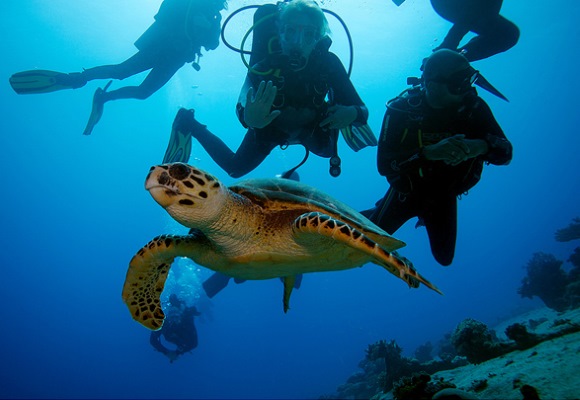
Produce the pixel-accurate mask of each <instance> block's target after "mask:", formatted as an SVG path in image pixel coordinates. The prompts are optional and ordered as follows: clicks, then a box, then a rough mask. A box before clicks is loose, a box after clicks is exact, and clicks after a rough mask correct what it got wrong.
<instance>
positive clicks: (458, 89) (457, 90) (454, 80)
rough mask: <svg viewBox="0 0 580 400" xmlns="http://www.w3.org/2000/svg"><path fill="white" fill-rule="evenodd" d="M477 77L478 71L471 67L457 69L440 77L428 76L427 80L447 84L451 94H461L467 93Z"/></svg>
mask: <svg viewBox="0 0 580 400" xmlns="http://www.w3.org/2000/svg"><path fill="white" fill-rule="evenodd" d="M477 78H479V71H477V70H476V69H475V68H473V67H469V68H466V69H463V70H461V71H457V72H454V73H452V74H451V75H449V76H448V77H442V78H429V79H427V81H429V82H436V83H441V84H444V85H446V86H447V90H448V91H449V93H451V94H453V95H461V94H464V93H467V92H469V91H470V90H471V88H472V87H473V86H472V85H473V84H474V83H475V81H477Z"/></svg>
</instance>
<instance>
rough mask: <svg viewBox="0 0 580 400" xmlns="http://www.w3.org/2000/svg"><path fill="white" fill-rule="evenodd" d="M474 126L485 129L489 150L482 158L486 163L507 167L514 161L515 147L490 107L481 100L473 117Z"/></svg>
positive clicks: (484, 135) (483, 133) (484, 137)
mask: <svg viewBox="0 0 580 400" xmlns="http://www.w3.org/2000/svg"><path fill="white" fill-rule="evenodd" d="M472 122H473V124H474V126H477V127H479V129H483V132H482V136H483V139H484V140H485V141H486V142H487V145H488V147H489V150H488V152H487V153H486V154H484V155H483V156H482V159H483V160H484V161H487V162H488V163H490V164H494V165H507V164H509V163H510V161H511V159H512V152H513V147H512V144H511V143H510V141H509V140H508V139H507V137H506V136H505V134H504V132H503V130H502V129H501V127H500V126H499V124H498V123H497V121H496V119H495V117H494V116H493V113H492V112H491V109H490V108H489V106H488V105H487V104H486V103H485V102H484V101H483V100H482V99H479V101H478V104H477V107H476V108H475V110H474V112H473V116H472Z"/></svg>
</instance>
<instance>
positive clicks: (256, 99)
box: [244, 81, 280, 129]
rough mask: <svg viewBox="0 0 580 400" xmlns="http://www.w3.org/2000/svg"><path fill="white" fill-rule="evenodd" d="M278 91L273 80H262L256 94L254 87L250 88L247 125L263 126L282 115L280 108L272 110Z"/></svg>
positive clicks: (247, 101)
mask: <svg viewBox="0 0 580 400" xmlns="http://www.w3.org/2000/svg"><path fill="white" fill-rule="evenodd" d="M277 93H278V88H277V87H276V86H274V85H273V84H272V81H268V83H266V82H265V81H262V82H260V84H259V85H258V89H257V90H256V94H255V95H254V88H252V87H251V88H250V89H249V90H248V93H247V94H246V108H245V109H244V122H245V123H246V125H248V126H249V127H251V128H258V129H259V128H263V127H265V126H267V125H269V124H270V123H271V122H272V121H273V120H274V119H275V118H276V117H277V116H278V115H280V110H274V111H270V110H271V109H272V104H273V103H274V99H275V98H276V94H277Z"/></svg>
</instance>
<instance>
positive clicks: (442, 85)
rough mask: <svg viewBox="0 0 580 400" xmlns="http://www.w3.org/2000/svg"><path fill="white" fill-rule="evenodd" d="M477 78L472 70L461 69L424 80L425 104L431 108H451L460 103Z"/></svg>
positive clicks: (475, 72)
mask: <svg viewBox="0 0 580 400" xmlns="http://www.w3.org/2000/svg"><path fill="white" fill-rule="evenodd" d="M476 78H477V71H475V70H474V69H472V68H469V69H465V68H461V69H459V70H456V71H453V70H452V71H449V73H447V74H445V75H439V76H437V77H434V78H431V79H426V80H425V89H426V90H425V95H426V97H427V102H428V103H429V105H430V106H431V107H433V108H452V107H456V106H458V105H459V104H461V101H462V100H463V98H464V97H465V95H466V94H467V93H469V91H470V90H471V88H472V86H471V85H472V83H473V82H474V81H475V79H476Z"/></svg>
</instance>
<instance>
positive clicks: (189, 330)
mask: <svg viewBox="0 0 580 400" xmlns="http://www.w3.org/2000/svg"><path fill="white" fill-rule="evenodd" d="M167 306H168V307H167V309H166V310H165V321H164V323H163V327H162V328H161V329H160V330H158V331H152V332H151V334H150V336H149V343H151V346H153V348H154V349H155V350H157V351H159V352H161V353H163V355H165V356H166V357H167V358H168V359H169V362H171V363H172V362H173V361H175V360H177V358H178V357H179V356H181V355H183V354H185V353H188V352H190V351H191V350H193V349H195V348H196V347H197V329H196V328H195V324H194V317H197V316H199V315H201V314H200V313H199V312H198V311H197V309H196V308H195V307H187V305H186V304H185V302H184V301H183V300H181V299H179V298H178V297H177V295H176V294H174V293H172V294H171V295H170V296H169V303H168V305H167ZM161 336H163V337H164V339H165V340H166V341H167V342H170V343H173V344H174V345H175V346H176V348H175V349H174V350H171V349H169V348H167V347H166V346H165V345H164V344H163V343H162V342H161Z"/></svg>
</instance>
